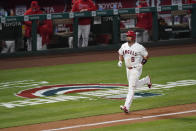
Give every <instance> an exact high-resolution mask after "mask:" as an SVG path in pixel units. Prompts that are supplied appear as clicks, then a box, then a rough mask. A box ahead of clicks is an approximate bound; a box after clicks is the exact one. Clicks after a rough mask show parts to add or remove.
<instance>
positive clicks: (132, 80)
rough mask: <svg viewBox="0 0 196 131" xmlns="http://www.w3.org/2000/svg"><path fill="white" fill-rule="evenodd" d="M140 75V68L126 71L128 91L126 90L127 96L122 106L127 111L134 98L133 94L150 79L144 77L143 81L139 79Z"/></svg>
mask: <svg viewBox="0 0 196 131" xmlns="http://www.w3.org/2000/svg"><path fill="white" fill-rule="evenodd" d="M141 74H142V67H137V68H133V69H128V68H127V79H128V83H129V87H128V88H129V89H128V94H127V97H126V100H125V104H124V106H125V107H126V108H127V109H128V110H129V109H130V107H131V104H132V101H133V98H134V92H135V89H136V88H139V87H142V86H144V85H145V84H148V83H149V81H150V79H149V77H148V76H147V77H144V78H143V79H140V80H139V78H140V76H141Z"/></svg>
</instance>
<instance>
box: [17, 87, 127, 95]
mask: <svg viewBox="0 0 196 131" xmlns="http://www.w3.org/2000/svg"><path fill="white" fill-rule="evenodd" d="M119 87H127V85H125V84H70V85H53V86H42V87H39V88H32V89H27V90H23V91H21V92H19V93H17V94H16V95H17V96H20V97H25V98H37V97H46V96H53V95H62V94H69V93H79V92H87V91H95V90H102V89H111V88H112V89H114V88H119Z"/></svg>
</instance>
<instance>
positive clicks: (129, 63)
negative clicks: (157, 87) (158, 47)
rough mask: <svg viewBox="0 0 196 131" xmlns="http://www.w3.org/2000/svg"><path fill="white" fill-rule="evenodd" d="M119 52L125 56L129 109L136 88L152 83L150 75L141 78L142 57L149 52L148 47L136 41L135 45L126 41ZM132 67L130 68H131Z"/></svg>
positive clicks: (126, 102) (127, 107)
mask: <svg viewBox="0 0 196 131" xmlns="http://www.w3.org/2000/svg"><path fill="white" fill-rule="evenodd" d="M118 53H119V54H120V55H122V56H123V58H124V61H125V66H126V71H127V79H128V84H129V89H128V94H127V97H126V101H125V104H124V106H125V107H126V109H127V110H129V108H130V106H131V103H132V101H133V97H134V90H135V88H138V87H141V86H143V85H145V84H148V83H150V78H149V76H146V77H145V78H143V79H141V80H139V78H140V76H141V74H142V64H141V62H142V59H143V57H147V55H148V52H147V51H146V49H145V48H144V47H143V46H142V45H140V44H139V43H137V42H135V43H134V44H133V45H131V46H130V45H129V44H128V42H126V43H124V44H123V45H122V46H121V48H120V49H119V51H118ZM130 67H131V68H132V69H129V68H130Z"/></svg>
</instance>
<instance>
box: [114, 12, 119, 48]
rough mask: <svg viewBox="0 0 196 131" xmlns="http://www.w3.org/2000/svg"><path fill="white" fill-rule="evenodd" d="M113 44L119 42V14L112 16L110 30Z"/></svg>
mask: <svg viewBox="0 0 196 131" xmlns="http://www.w3.org/2000/svg"><path fill="white" fill-rule="evenodd" d="M112 40H113V41H112V42H113V44H119V42H120V22H119V16H116V15H114V16H113V32H112Z"/></svg>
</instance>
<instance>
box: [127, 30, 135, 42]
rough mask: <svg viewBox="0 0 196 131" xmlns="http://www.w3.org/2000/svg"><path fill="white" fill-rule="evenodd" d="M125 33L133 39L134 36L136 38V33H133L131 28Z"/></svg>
mask: <svg viewBox="0 0 196 131" xmlns="http://www.w3.org/2000/svg"><path fill="white" fill-rule="evenodd" d="M126 35H127V36H128V37H133V39H134V40H135V38H136V34H135V32H134V31H132V30H129V31H128V32H127V34H126Z"/></svg>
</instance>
